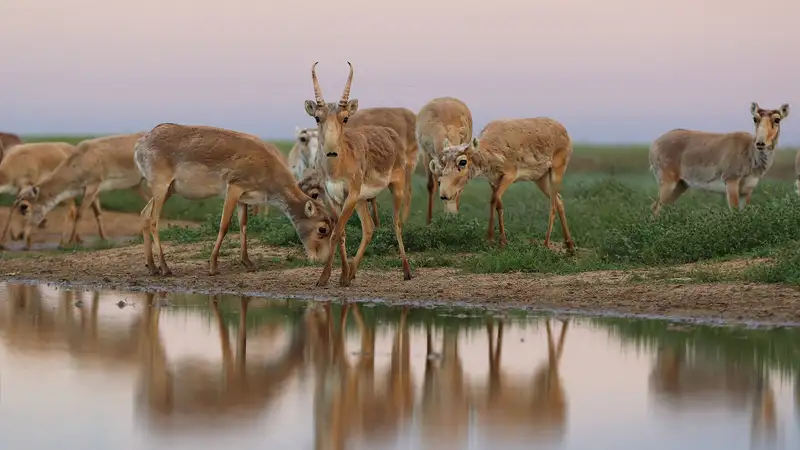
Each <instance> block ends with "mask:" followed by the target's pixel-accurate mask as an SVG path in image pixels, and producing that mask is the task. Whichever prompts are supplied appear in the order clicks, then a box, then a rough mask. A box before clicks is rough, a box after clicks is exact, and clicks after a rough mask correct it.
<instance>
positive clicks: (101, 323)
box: [0, 284, 800, 450]
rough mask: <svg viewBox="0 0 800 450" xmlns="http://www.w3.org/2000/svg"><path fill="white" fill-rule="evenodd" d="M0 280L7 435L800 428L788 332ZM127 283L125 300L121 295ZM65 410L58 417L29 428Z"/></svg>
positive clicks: (679, 442) (470, 437) (588, 433)
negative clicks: (43, 427)
mask: <svg viewBox="0 0 800 450" xmlns="http://www.w3.org/2000/svg"><path fill="white" fill-rule="evenodd" d="M0 290H2V291H0V372H1V373H0V384H2V386H0V390H2V395H0V448H50V447H52V446H54V445H58V443H59V442H63V440H64V439H69V440H70V442H71V443H72V444H75V445H78V446H80V447H81V448H92V449H94V448H96V449H106V448H121V447H125V448H136V449H139V448H141V449H145V448H146V449H159V448H187V449H188V448H192V449H194V448H198V446H199V447H201V448H217V447H230V446H237V447H242V448H250V447H256V446H263V445H264V443H265V442H269V443H270V444H269V445H270V446H274V447H276V448H308V449H315V450H323V449H325V450H329V449H330V450H334V449H357V448H365V449H379V448H380V449H382V448H420V449H434V448H437V449H438V448H441V449H476V448H481V449H482V448H492V449H494V448H503V449H505V448H509V449H514V448H530V447H541V446H550V447H558V448H596V444H597V442H600V441H602V442H603V443H604V446H607V447H609V448H618V449H619V448H621V449H627V448H630V449H634V448H640V447H642V446H647V447H648V448H682V447H690V448H699V446H700V445H701V444H704V443H710V444H712V447H715V448H716V447H720V446H721V447H720V448H722V447H724V448H731V449H733V448H752V446H755V445H756V444H761V443H763V444H766V445H767V446H771V447H772V448H793V447H795V446H797V445H798V442H800V440H799V439H798V427H799V426H800V420H798V418H800V414H798V410H800V378H799V377H798V376H797V373H798V369H800V367H799V366H800V360H798V358H797V355H798V349H799V348H800V344H798V343H799V342H800V339H798V338H800V332H799V331H794V330H788V331H787V330H781V331H777V332H768V331H758V332H756V331H752V332H748V331H742V330H736V331H729V330H727V329H720V328H715V329H707V328H692V329H688V330H682V331H674V330H671V329H670V328H669V327H668V326H667V325H666V324H664V323H662V322H655V321H621V320H610V319H579V318H573V319H571V320H561V321H559V320H551V319H549V318H544V317H533V316H531V317H525V316H513V315H511V316H506V317H503V318H500V317H491V316H485V317H484V316H479V317H475V316H474V315H473V316H471V317H465V316H463V315H462V316H453V315H444V314H443V313H442V312H439V311H436V310H425V309H414V308H409V307H402V308H390V307H386V306H376V305H359V304H352V303H351V304H338V303H331V302H325V303H317V302H300V301H274V300H265V299H260V298H255V297H253V298H250V297H241V298H234V297H228V296H223V297H217V296H207V295H187V294H169V295H167V294H137V293H119V292H115V291H103V292H92V293H88V292H80V291H70V290H54V289H50V288H46V287H42V286H28V285H2V284H0ZM122 299H125V300H126V303H123V304H122V306H124V305H125V304H129V305H131V306H127V307H124V308H122V307H118V306H117V302H118V301H119V300H122ZM367 306H370V307H367ZM473 314H474V313H473ZM748 333H749V334H748ZM743 336H744V337H743ZM568 337H569V338H570V345H569V348H570V349H569V351H567V352H565V348H566V341H567V338H568ZM619 342H622V343H623V344H624V345H623V349H628V348H630V347H631V344H632V346H633V348H635V349H636V352H635V353H634V354H633V355H632V354H630V352H627V351H623V352H620V350H619V344H618V343H619ZM73 374H74V375H73ZM568 392H569V396H568V395H567V393H568ZM648 397H649V398H650V399H651V400H655V402H653V403H652V404H648V403H647V398H648ZM111 399H113V400H111ZM59 410H61V411H64V410H69V411H75V413H68V414H64V413H63V412H62V413H59V412H58V411H59ZM100 411H103V412H102V413H101V412H100ZM131 413H133V414H135V415H134V416H131ZM665 413H666V414H665ZM51 416H52V417H56V418H57V419H56V420H55V421H51V422H49V424H50V429H49V433H52V434H51V435H45V434H40V433H30V432H28V431H26V428H25V426H26V425H25V424H26V423H27V424H28V425H30V423H32V422H45V421H46V420H48V419H47V418H49V417H51ZM698 421H702V423H703V426H702V427H697V426H693V425H695V424H696V423H697V422H698ZM101 423H102V424H103V425H100V424H101ZM677 428H681V429H682V430H686V431H682V432H680V433H677V432H675V430H676V429H677ZM109 429H111V430H113V432H112V431H110V430H109ZM568 436H569V438H567V437H568ZM11 444H14V445H11Z"/></svg>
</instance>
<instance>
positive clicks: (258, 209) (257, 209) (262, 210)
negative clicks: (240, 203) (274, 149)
mask: <svg viewBox="0 0 800 450" xmlns="http://www.w3.org/2000/svg"><path fill="white" fill-rule="evenodd" d="M278 155H279V156H280V158H281V160H282V161H283V163H284V164H286V165H287V166H289V160H288V159H287V158H286V155H284V154H283V152H278ZM289 156H291V154H290V155H289ZM289 167H290V168H291V166H289ZM267 214H269V205H253V212H252V215H254V216H258V215H264V216H266V215H267Z"/></svg>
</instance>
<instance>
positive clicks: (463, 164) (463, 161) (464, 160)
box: [458, 159, 467, 167]
mask: <svg viewBox="0 0 800 450" xmlns="http://www.w3.org/2000/svg"><path fill="white" fill-rule="evenodd" d="M466 165H467V160H466V159H462V160H459V161H458V167H464V166H466Z"/></svg>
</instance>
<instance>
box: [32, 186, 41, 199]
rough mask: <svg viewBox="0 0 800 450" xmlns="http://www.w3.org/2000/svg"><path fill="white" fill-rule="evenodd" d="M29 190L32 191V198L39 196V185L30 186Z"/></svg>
mask: <svg viewBox="0 0 800 450" xmlns="http://www.w3.org/2000/svg"><path fill="white" fill-rule="evenodd" d="M31 192H33V198H39V186H34V187H32V188H31Z"/></svg>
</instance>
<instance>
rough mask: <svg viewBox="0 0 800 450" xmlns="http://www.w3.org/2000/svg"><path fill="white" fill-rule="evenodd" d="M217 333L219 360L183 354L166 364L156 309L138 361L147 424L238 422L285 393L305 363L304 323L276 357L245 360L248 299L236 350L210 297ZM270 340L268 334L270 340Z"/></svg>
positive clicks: (243, 300)
mask: <svg viewBox="0 0 800 450" xmlns="http://www.w3.org/2000/svg"><path fill="white" fill-rule="evenodd" d="M210 303H211V309H212V310H213V315H214V318H215V321H216V325H217V329H218V331H219V335H218V337H219V342H220V347H221V353H222V358H221V361H220V362H219V363H212V362H205V361H194V360H192V359H191V358H183V359H179V360H178V361H172V362H170V361H169V360H168V355H167V352H166V351H165V348H164V345H163V343H162V339H161V335H160V332H159V327H158V316H159V311H160V309H157V310H155V318H154V320H153V326H152V327H151V329H150V333H149V336H148V339H147V341H146V350H145V352H144V353H145V354H146V357H145V358H144V359H143V364H142V365H141V369H142V376H141V380H140V384H139V402H140V403H139V405H140V406H141V407H143V413H144V415H145V417H146V418H147V419H148V422H149V424H150V425H152V426H154V427H155V428H156V429H159V430H161V431H172V430H174V429H176V428H182V427H190V428H191V427H207V426H209V425H212V424H214V425H225V423H224V421H222V420H221V419H234V420H237V421H240V420H242V419H244V418H255V417H256V416H257V414H256V413H257V412H260V411H265V410H267V409H269V406H270V404H271V403H272V402H274V401H275V399H276V398H277V397H278V396H279V394H280V393H281V392H285V389H284V386H285V385H286V384H287V383H288V382H289V381H290V380H292V379H293V378H294V377H295V375H296V374H297V372H298V371H299V370H300V369H301V368H302V366H303V363H304V352H305V346H306V333H305V328H306V324H305V322H304V321H300V322H299V323H298V324H297V325H295V326H294V327H293V328H294V329H293V331H292V333H291V336H290V337H289V342H288V345H287V346H286V348H285V350H284V352H283V354H282V355H280V356H279V357H277V358H276V359H275V360H274V361H272V362H269V363H265V362H263V361H259V362H254V361H252V360H249V359H248V358H247V341H248V339H247V333H248V330H247V327H246V322H247V314H248V305H249V303H250V298H248V297H241V299H240V302H239V306H240V311H241V313H240V314H239V324H238V329H237V331H236V348H235V350H233V349H232V345H231V342H230V335H231V333H230V330H229V327H228V325H227V323H226V322H225V320H223V317H222V314H221V312H220V309H219V301H218V298H217V297H216V296H211V298H210ZM269 339H270V340H273V339H272V337H270V338H269Z"/></svg>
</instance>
